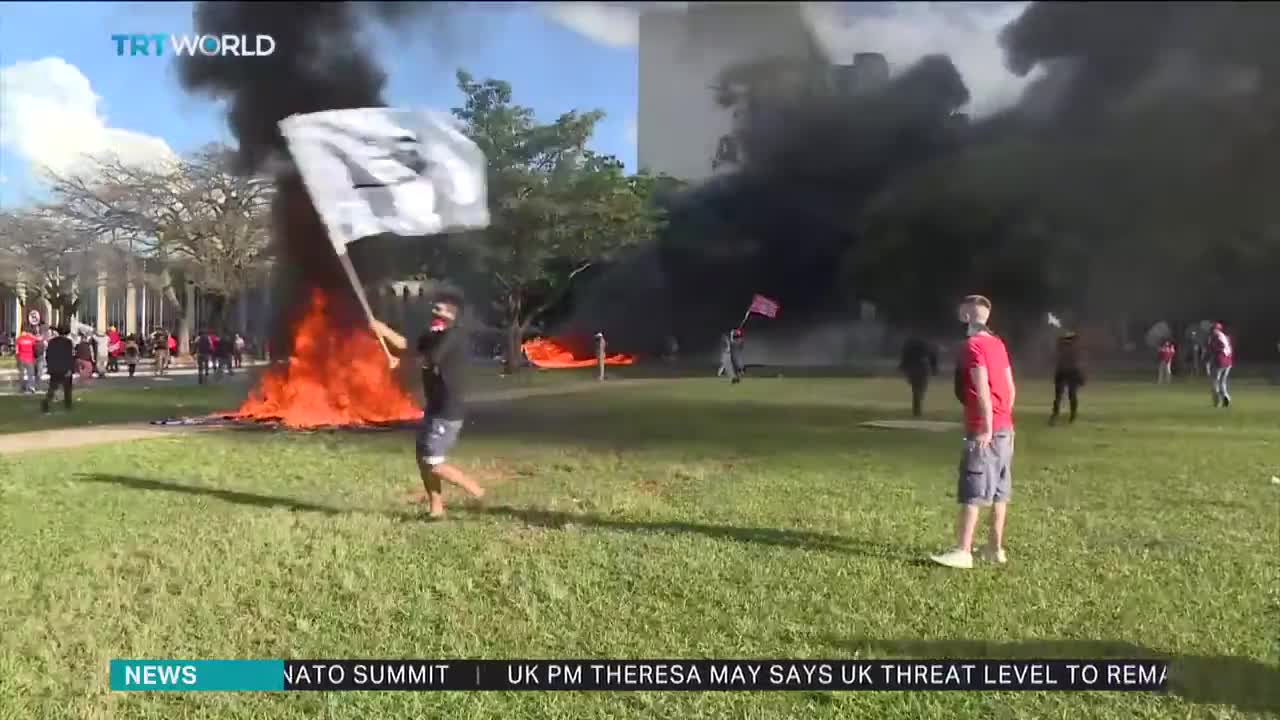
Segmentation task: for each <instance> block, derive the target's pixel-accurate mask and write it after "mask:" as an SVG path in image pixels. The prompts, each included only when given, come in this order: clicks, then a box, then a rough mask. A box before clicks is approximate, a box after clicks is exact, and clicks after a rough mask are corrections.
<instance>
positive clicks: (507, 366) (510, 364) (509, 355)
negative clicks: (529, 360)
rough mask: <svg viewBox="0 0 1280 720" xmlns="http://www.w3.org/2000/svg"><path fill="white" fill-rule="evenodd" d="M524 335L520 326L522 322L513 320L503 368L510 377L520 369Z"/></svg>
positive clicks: (508, 331)
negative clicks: (521, 343) (521, 345)
mask: <svg viewBox="0 0 1280 720" xmlns="http://www.w3.org/2000/svg"><path fill="white" fill-rule="evenodd" d="M523 335H524V332H523V328H521V326H520V321H519V320H512V321H511V324H510V325H509V326H508V327H507V352H506V359H505V362H504V363H503V368H502V370H503V372H504V373H506V374H508V375H514V374H515V372H516V371H517V370H519V369H520V358H521V356H522V353H521V350H520V341H521V340H522V339H523V338H522V336H523Z"/></svg>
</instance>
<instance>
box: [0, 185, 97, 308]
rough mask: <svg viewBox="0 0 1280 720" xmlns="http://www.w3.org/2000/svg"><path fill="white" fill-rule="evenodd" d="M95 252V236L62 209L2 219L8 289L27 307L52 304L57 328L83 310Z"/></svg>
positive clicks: (0, 240) (1, 260) (0, 255)
mask: <svg viewBox="0 0 1280 720" xmlns="http://www.w3.org/2000/svg"><path fill="white" fill-rule="evenodd" d="M93 249H94V248H93V236H92V235H88V234H86V233H85V232H84V231H83V230H82V229H81V228H79V227H77V226H76V225H74V224H72V223H70V222H67V221H66V219H65V218H64V217H62V216H61V214H60V212H59V211H58V209H57V208H54V207H49V206H37V207H33V208H28V209H26V210H22V211H17V212H7V213H3V214H0V265H2V266H3V268H4V271H5V277H6V279H11V280H10V282H8V283H6V284H9V285H10V286H11V287H12V288H13V290H14V291H15V293H16V294H17V295H18V298H19V300H20V301H21V302H22V304H23V305H30V304H31V303H33V302H35V301H37V300H45V301H48V302H49V304H50V306H51V307H52V308H53V317H52V318H49V320H50V321H52V322H57V321H59V320H65V319H68V318H69V317H70V316H71V315H73V314H75V312H76V310H77V308H78V307H79V305H80V297H79V284H80V280H81V276H82V274H83V273H84V272H85V271H86V270H87V269H88V268H89V267H90V266H91V263H92V252H93ZM19 279H21V282H18V280H19Z"/></svg>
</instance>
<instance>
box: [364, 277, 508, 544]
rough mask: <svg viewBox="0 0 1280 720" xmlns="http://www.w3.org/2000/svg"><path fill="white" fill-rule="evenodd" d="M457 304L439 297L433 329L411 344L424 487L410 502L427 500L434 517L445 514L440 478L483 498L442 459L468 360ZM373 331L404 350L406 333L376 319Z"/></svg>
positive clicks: (458, 424)
mask: <svg viewBox="0 0 1280 720" xmlns="http://www.w3.org/2000/svg"><path fill="white" fill-rule="evenodd" d="M460 305H461V303H460V302H459V301H458V300H457V299H454V298H442V299H440V300H438V301H436V303H435V304H434V305H432V307H431V327H430V328H429V329H428V331H427V332H425V333H423V334H422V335H421V336H420V337H419V338H418V342H417V344H416V346H415V350H416V355H417V357H418V360H419V365H420V367H421V369H422V393H423V399H424V400H425V403H424V406H423V407H424V411H423V417H422V426H421V428H419V430H418V436H417V438H416V440H415V443H414V449H415V451H416V457H417V461H418V474H419V475H420V476H421V478H422V486H423V491H422V492H418V493H414V494H413V495H411V496H410V498H409V502H411V503H414V504H419V503H422V502H423V501H429V502H430V513H431V517H432V518H434V519H439V518H443V517H444V514H445V511H444V493H443V486H442V484H441V480H447V481H449V482H450V483H452V484H454V485H457V486H458V487H460V488H462V489H463V490H464V491H466V492H467V493H468V494H469V495H471V496H472V497H483V496H484V488H482V487H480V486H479V485H477V484H476V483H475V482H474V481H473V480H471V478H469V477H467V475H466V474H465V473H463V472H462V470H460V469H458V468H457V467H455V466H453V465H451V464H449V463H448V462H446V460H447V457H446V456H447V454H448V452H449V450H451V449H452V448H453V446H454V445H455V444H456V443H457V442H458V436H459V435H460V434H461V432H462V422H463V416H464V402H463V392H464V389H463V384H464V375H465V372H466V364H467V351H466V347H467V342H466V337H465V336H464V335H463V334H462V332H461V331H460V330H458V329H457V318H458V310H459V306H460ZM373 330H374V332H375V333H377V334H378V336H379V337H381V338H382V339H383V340H385V341H386V343H387V345H388V346H390V347H391V348H392V349H393V350H394V351H395V352H396V353H397V354H403V353H405V351H407V350H408V347H409V344H408V342H407V341H406V340H405V339H404V336H402V335H400V334H399V333H397V332H396V331H395V330H392V329H391V328H389V327H387V325H386V324H384V323H382V322H379V321H377V320H375V321H374V322H373Z"/></svg>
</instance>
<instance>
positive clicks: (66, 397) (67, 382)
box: [40, 326, 76, 413]
mask: <svg viewBox="0 0 1280 720" xmlns="http://www.w3.org/2000/svg"><path fill="white" fill-rule="evenodd" d="M70 334H71V329H70V328H67V327H65V326H64V327H60V328H58V335H57V336H56V337H54V338H52V339H50V340H49V342H48V343H47V344H46V346H45V353H44V361H45V366H46V367H47V368H48V369H49V390H48V392H46V393H45V396H44V400H43V401H42V402H41V403H40V409H41V410H43V411H44V412H46V413H47V412H49V405H50V404H51V403H52V402H53V396H54V393H55V391H56V390H57V389H58V388H59V387H61V388H62V403H63V405H64V406H65V407H66V408H67V409H68V410H70V409H71V378H72V375H73V374H74V371H75V365H76V348H75V346H74V345H73V344H72V343H71V338H70V337H68V336H69V335H70Z"/></svg>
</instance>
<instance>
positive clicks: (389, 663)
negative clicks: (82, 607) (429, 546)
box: [111, 659, 1169, 692]
mask: <svg viewBox="0 0 1280 720" xmlns="http://www.w3.org/2000/svg"><path fill="white" fill-rule="evenodd" d="M1168 671H1169V666H1168V663H1167V662H1164V661H1161V660H1113V659H1107V660H1056V659H1055V660H112V661H111V689H112V690H117V691H126V692H138V691H141V692H153V691H232V692H255V691H256V692H287V691H305V690H327V691H340V690H363V691H388V690H401V691H449V690H454V691H457V690H472V691H474V690H535V691H536V690H543V691H547V690H551V691H555V690H578V691H626V690H649V691H664V690H696V691H734V690H803V691H824V690H825V691H839V690H1032V691H1046V690H1048V691H1052V690H1073V691H1081V690H1086V691H1088V690H1092V691H1105V692H1116V691H1138V692H1158V691H1162V690H1165V689H1166V686H1167V681H1168Z"/></svg>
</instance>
